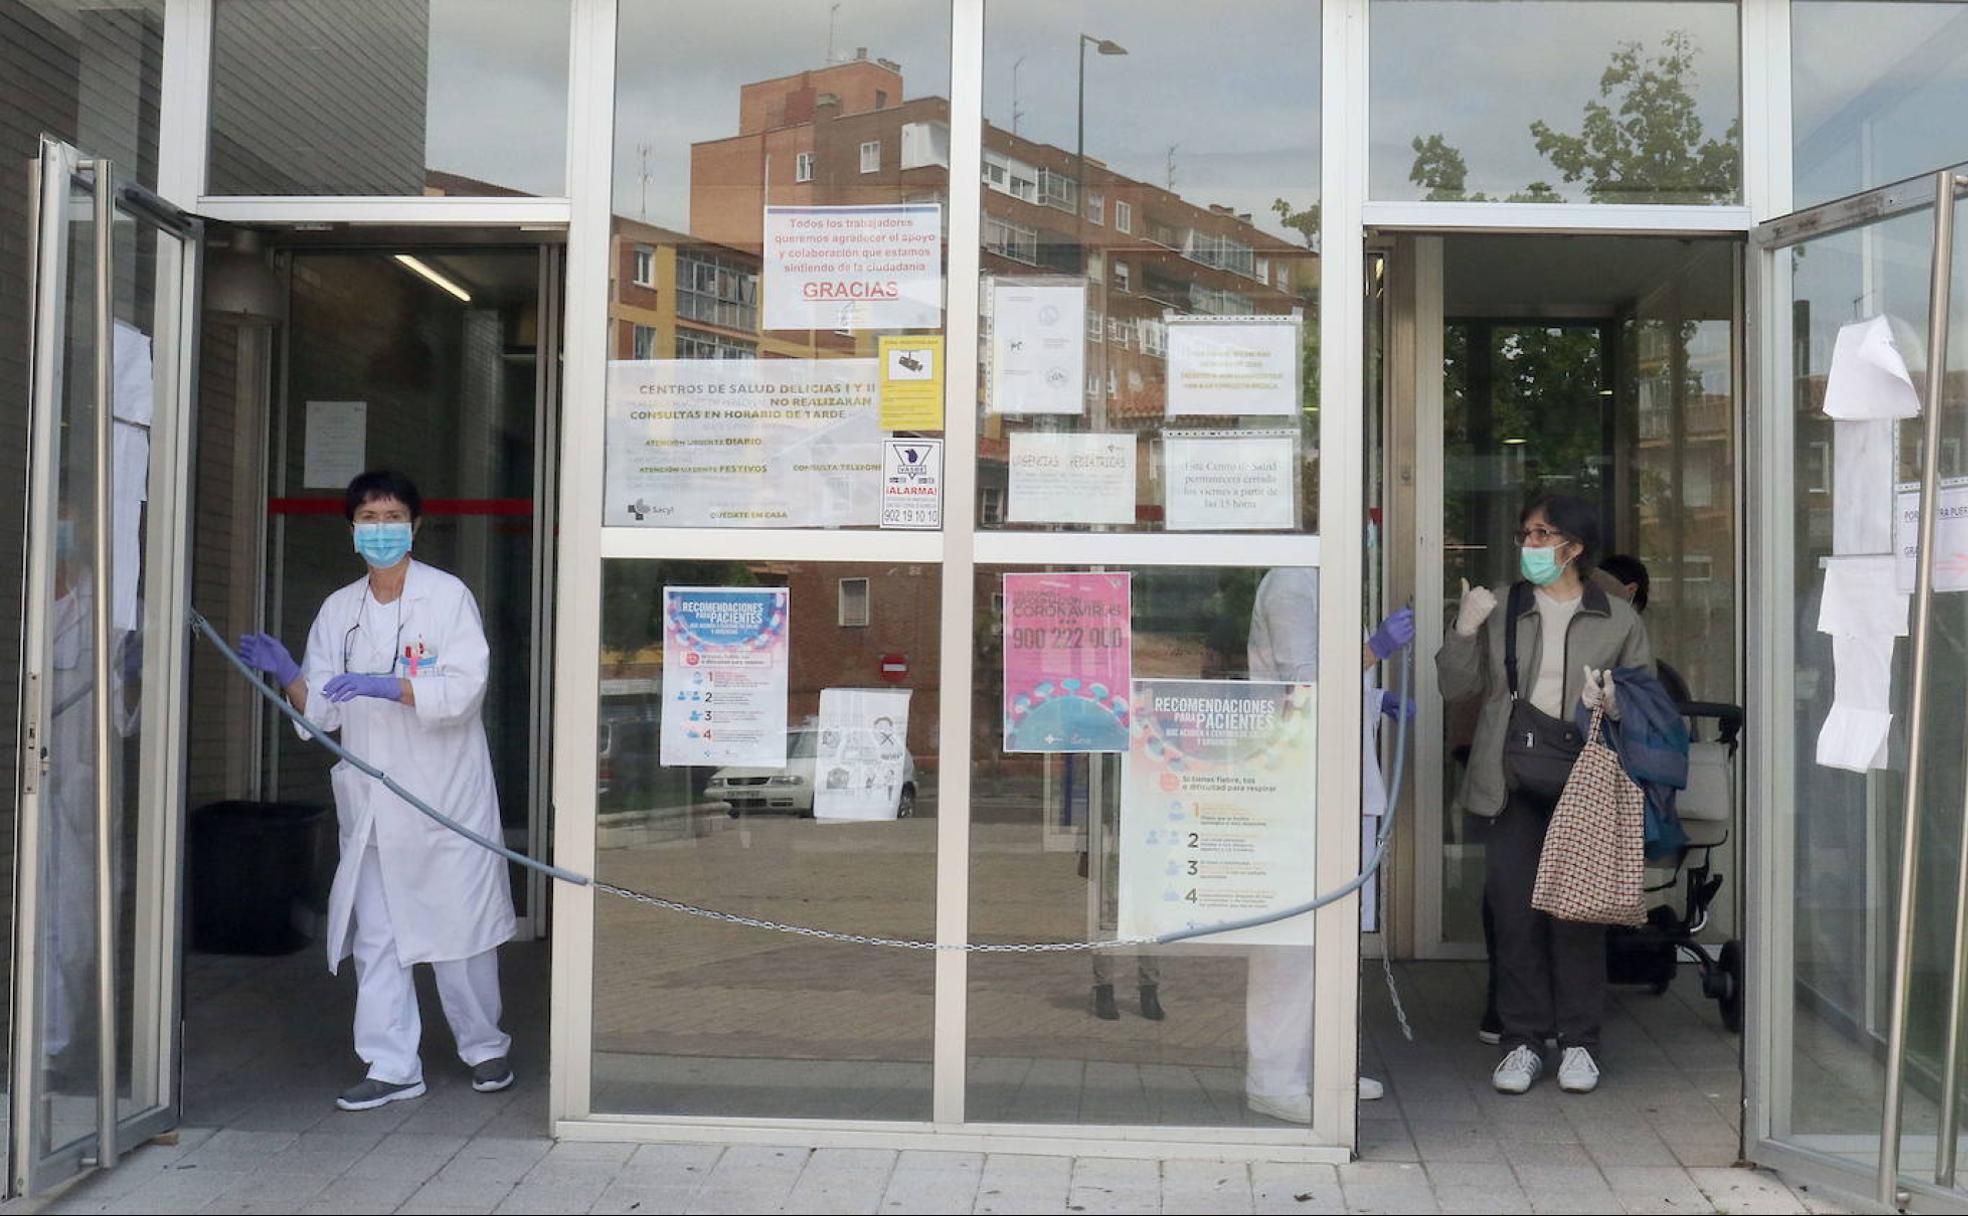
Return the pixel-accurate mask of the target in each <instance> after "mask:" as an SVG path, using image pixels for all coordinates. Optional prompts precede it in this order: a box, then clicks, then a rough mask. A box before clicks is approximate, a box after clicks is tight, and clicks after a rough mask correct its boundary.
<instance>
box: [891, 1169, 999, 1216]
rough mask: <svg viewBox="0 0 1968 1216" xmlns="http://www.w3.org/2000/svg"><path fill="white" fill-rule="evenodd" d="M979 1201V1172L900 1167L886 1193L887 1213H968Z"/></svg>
mask: <svg viewBox="0 0 1968 1216" xmlns="http://www.w3.org/2000/svg"><path fill="white" fill-rule="evenodd" d="M976 1203H977V1175H976V1174H974V1173H966V1172H964V1171H961V1170H953V1171H950V1172H948V1173H943V1172H940V1171H937V1170H930V1169H908V1170H904V1169H898V1170H896V1171H895V1173H894V1174H893V1175H892V1176H891V1177H890V1178H889V1180H888V1187H887V1189H886V1190H884V1191H883V1192H882V1198H881V1210H882V1211H884V1212H968V1211H970V1210H971V1208H972V1207H974V1206H975V1205H976Z"/></svg>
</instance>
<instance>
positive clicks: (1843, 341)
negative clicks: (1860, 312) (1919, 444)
mask: <svg viewBox="0 0 1968 1216" xmlns="http://www.w3.org/2000/svg"><path fill="white" fill-rule="evenodd" d="M1824 412H1825V413H1826V414H1827V415H1828V416H1830V417H1833V418H1843V419H1846V420H1848V421H1857V420H1859V419H1862V418H1917V417H1919V415H1920V394H1919V393H1916V392H1914V390H1913V377H1911V376H1909V375H1908V374H1907V365H1906V360H1905V359H1904V358H1902V357H1901V356H1900V348H1899V346H1898V344H1896V343H1895V342H1894V341H1893V326H1892V323H1891V322H1890V321H1888V320H1887V319H1886V318H1885V317H1873V318H1871V319H1870V320H1865V321H1854V322H1852V323H1851V324H1850V325H1845V326H1841V327H1840V328H1839V330H1838V341H1837V342H1836V343H1835V344H1833V346H1832V350H1831V373H1830V375H1829V377H1827V379H1826V381H1825V399H1824Z"/></svg>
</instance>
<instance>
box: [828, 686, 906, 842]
mask: <svg viewBox="0 0 1968 1216" xmlns="http://www.w3.org/2000/svg"><path fill="white" fill-rule="evenodd" d="M908 776H909V690H908V689H906V688H823V689H821V690H820V739H819V745H818V750H817V754H816V756H815V758H814V762H813V817H814V818H815V819H894V818H895V817H896V811H897V809H898V807H899V806H900V804H901V800H902V786H903V784H904V782H905V781H907V780H908Z"/></svg>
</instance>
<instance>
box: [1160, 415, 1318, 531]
mask: <svg viewBox="0 0 1968 1216" xmlns="http://www.w3.org/2000/svg"><path fill="white" fill-rule="evenodd" d="M1162 455H1163V465H1164V468H1163V482H1164V485H1165V486H1166V487H1167V489H1166V498H1165V503H1166V509H1165V518H1164V520H1163V524H1164V526H1165V527H1167V529H1168V530H1169V531H1171V532H1242V531H1257V530H1260V529H1276V528H1290V527H1292V526H1293V525H1294V524H1295V523H1296V522H1297V519H1298V495H1297V494H1296V492H1295V487H1296V484H1297V482H1296V473H1297V465H1298V432H1296V431H1286V430H1276V431H1163V432H1162Z"/></svg>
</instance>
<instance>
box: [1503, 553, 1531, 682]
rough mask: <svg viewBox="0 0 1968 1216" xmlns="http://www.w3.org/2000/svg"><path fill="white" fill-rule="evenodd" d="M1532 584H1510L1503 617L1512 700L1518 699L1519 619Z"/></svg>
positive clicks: (1506, 672) (1505, 670)
mask: <svg viewBox="0 0 1968 1216" xmlns="http://www.w3.org/2000/svg"><path fill="white" fill-rule="evenodd" d="M1529 589H1530V584H1529V583H1526V582H1523V581H1522V580H1519V581H1518V582H1514V583H1512V584H1510V595H1509V597H1508V598H1507V600H1506V602H1505V605H1504V615H1503V677H1504V679H1505V680H1506V681H1507V682H1508V683H1509V686H1510V699H1511V700H1513V701H1515V700H1516V699H1517V618H1518V617H1520V616H1522V615H1523V614H1524V601H1525V600H1526V599H1528V598H1529V595H1528V592H1529Z"/></svg>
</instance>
